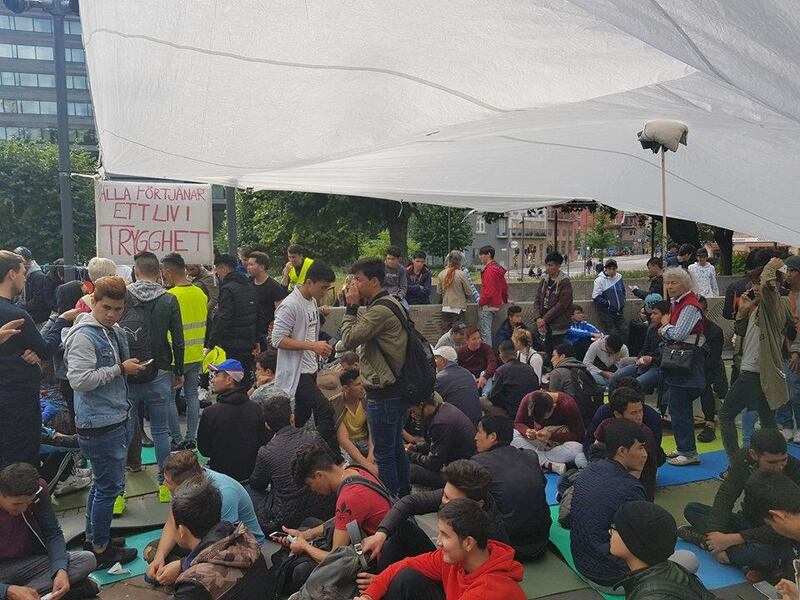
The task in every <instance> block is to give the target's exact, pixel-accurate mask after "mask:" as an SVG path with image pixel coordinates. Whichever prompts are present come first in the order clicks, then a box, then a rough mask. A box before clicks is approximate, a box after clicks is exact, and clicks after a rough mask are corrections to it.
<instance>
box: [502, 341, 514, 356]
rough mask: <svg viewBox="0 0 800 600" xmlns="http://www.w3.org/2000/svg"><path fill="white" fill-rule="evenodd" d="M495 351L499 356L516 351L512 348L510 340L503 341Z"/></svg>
mask: <svg viewBox="0 0 800 600" xmlns="http://www.w3.org/2000/svg"><path fill="white" fill-rule="evenodd" d="M497 351H498V352H499V353H500V354H514V353H515V352H516V351H517V350H516V348H514V342H512V341H511V340H503V341H502V342H500V345H499V346H498V347H497Z"/></svg>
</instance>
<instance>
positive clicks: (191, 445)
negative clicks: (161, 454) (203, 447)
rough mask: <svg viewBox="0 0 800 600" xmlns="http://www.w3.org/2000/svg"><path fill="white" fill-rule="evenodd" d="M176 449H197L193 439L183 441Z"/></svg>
mask: <svg viewBox="0 0 800 600" xmlns="http://www.w3.org/2000/svg"><path fill="white" fill-rule="evenodd" d="M178 449H179V450H196V449H197V442H195V441H194V440H186V441H185V442H183V443H182V444H181V445H180V447H179V448H178Z"/></svg>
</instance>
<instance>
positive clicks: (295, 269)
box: [281, 244, 314, 292]
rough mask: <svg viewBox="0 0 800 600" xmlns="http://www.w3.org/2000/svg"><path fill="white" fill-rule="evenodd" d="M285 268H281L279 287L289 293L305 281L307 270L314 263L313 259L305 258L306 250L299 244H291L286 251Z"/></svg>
mask: <svg viewBox="0 0 800 600" xmlns="http://www.w3.org/2000/svg"><path fill="white" fill-rule="evenodd" d="M286 258H287V259H288V260H287V261H286V266H285V267H283V275H282V276H281V285H282V286H283V287H285V288H286V289H288V290H289V291H290V292H291V291H293V290H294V288H295V287H297V286H298V285H302V284H303V283H305V281H306V275H308V270H309V269H310V268H311V265H312V264H313V263H314V259H313V258H308V257H307V256H306V249H305V248H303V247H302V246H301V245H300V244H292V245H291V246H289V247H288V248H287V249H286Z"/></svg>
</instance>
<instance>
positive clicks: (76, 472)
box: [72, 467, 92, 477]
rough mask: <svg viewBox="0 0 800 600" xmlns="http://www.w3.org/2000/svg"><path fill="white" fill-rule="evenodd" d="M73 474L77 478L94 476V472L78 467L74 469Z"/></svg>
mask: <svg viewBox="0 0 800 600" xmlns="http://www.w3.org/2000/svg"><path fill="white" fill-rule="evenodd" d="M72 474H73V475H75V477H91V476H92V470H91V469H79V468H78V467H74V468H73V469H72Z"/></svg>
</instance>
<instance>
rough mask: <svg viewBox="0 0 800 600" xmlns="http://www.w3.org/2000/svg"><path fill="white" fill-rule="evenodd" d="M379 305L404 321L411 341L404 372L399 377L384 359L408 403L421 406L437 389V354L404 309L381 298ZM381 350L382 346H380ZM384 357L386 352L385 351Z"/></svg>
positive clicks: (407, 347) (408, 345)
mask: <svg viewBox="0 0 800 600" xmlns="http://www.w3.org/2000/svg"><path fill="white" fill-rule="evenodd" d="M376 304H382V305H383V306H386V307H387V308H389V309H390V310H391V311H392V313H393V314H394V316H395V317H397V320H398V321H400V324H401V325H402V327H403V329H405V332H406V334H407V337H408V342H407V343H406V357H405V361H404V362H403V368H402V369H400V373H397V372H396V371H395V370H394V368H393V367H392V365H391V363H390V362H389V361H388V360H386V355H385V354H384V356H383V358H384V360H386V364H387V365H388V366H389V369H390V370H391V371H392V375H394V377H395V380H396V381H397V384H398V385H399V387H400V389H401V390H402V391H403V394H404V396H405V397H406V400H408V402H409V403H410V404H420V403H421V402H425V401H426V400H428V399H429V398H430V397H431V396H432V395H433V391H434V388H435V386H436V362H435V361H434V359H433V350H431V345H430V344H429V343H428V340H426V339H425V338H424V337H423V335H422V334H421V333H420V332H419V331H417V329H416V328H415V327H414V322H413V321H412V320H411V319H409V318H408V315H404V314H403V312H402V311H401V310H400V306H399V305H397V304H395V303H394V302H392V301H391V300H385V299H383V298H381V299H380V300H378V301H377V302H376ZM378 348H380V346H378ZM381 353H383V350H381Z"/></svg>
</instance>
